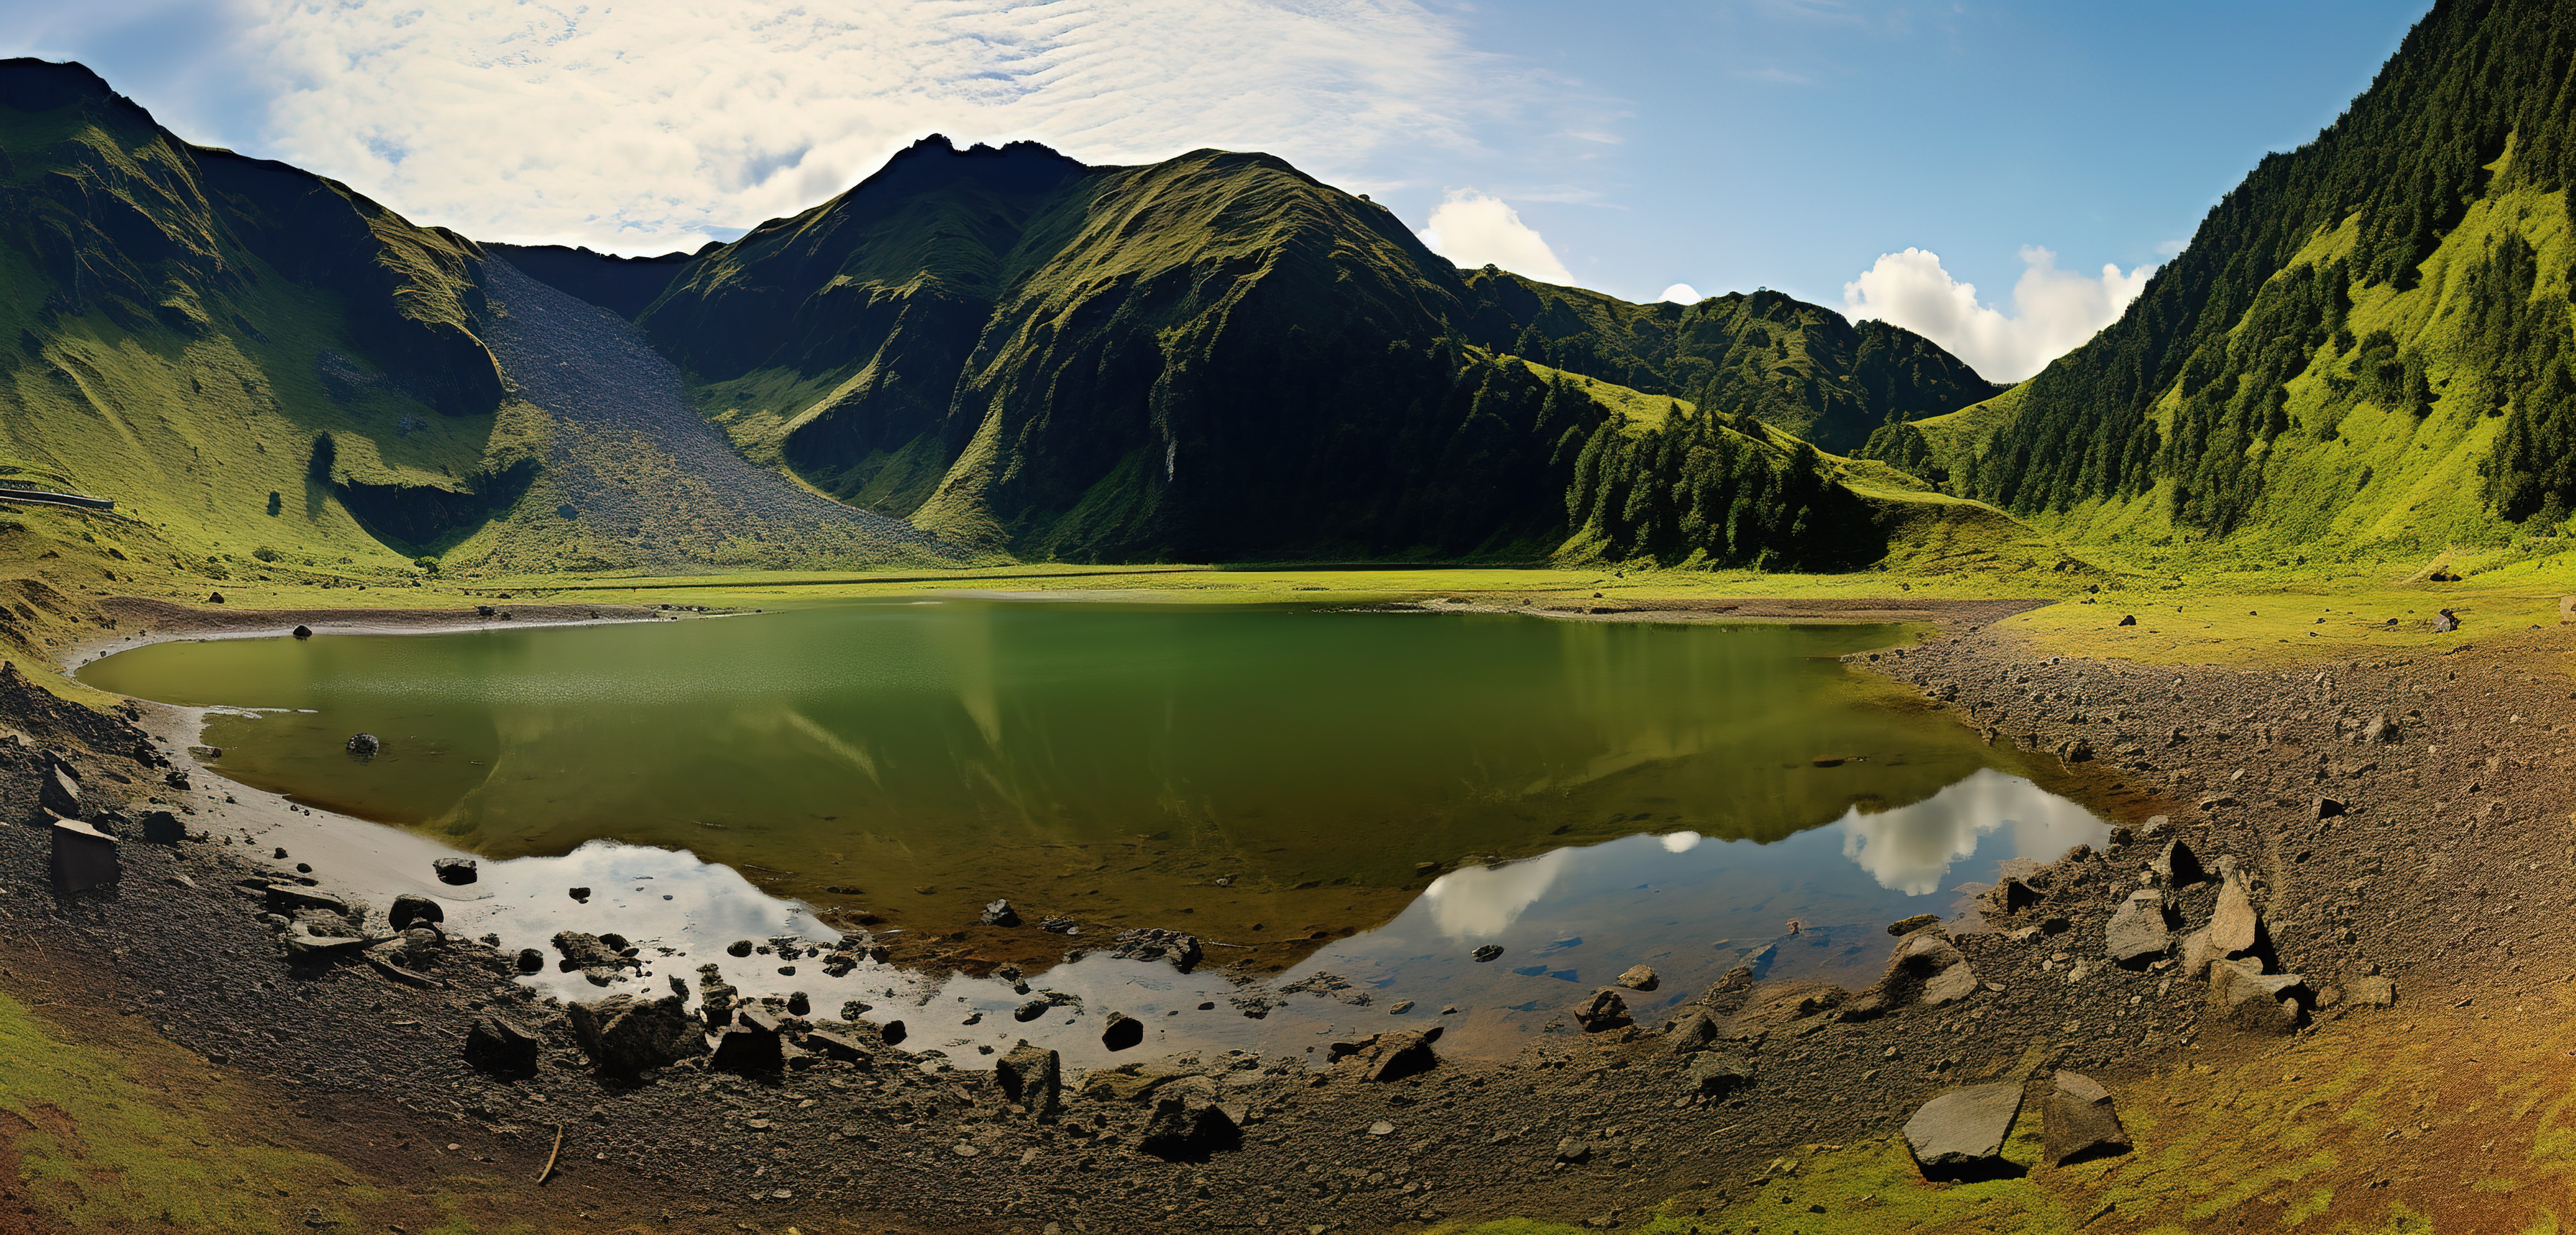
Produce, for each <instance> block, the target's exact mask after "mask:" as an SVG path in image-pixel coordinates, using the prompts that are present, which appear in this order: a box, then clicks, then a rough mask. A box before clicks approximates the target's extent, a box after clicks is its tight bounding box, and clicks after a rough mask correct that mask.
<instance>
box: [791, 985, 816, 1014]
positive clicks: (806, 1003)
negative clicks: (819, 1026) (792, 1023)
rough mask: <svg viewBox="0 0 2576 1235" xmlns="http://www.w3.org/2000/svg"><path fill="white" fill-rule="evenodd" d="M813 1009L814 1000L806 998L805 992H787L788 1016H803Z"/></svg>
mask: <svg viewBox="0 0 2576 1235" xmlns="http://www.w3.org/2000/svg"><path fill="white" fill-rule="evenodd" d="M813 1011H814V1001H813V1000H811V999H807V998H806V997H805V992H803V991H789V992H787V1014H788V1015H789V1016H805V1015H807V1014H809V1013H811V1012H813Z"/></svg>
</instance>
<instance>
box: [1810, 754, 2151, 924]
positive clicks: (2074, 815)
mask: <svg viewBox="0 0 2576 1235" xmlns="http://www.w3.org/2000/svg"><path fill="white" fill-rule="evenodd" d="M1837 826H1839V827H1841V828H1842V830H1843V856H1844V857H1846V858H1849V859H1851V860H1852V861H1853V862H1854V863H1857V864H1858V865H1859V866H1860V868H1861V869H1862V870H1864V871H1867V872H1869V875H1870V877H1871V878H1873V879H1876V880H1877V881H1878V886H1880V887H1882V888H1888V889H1891V890H1893V891H1898V892H1903V893H1905V894H1906V895H1907V896H1929V895H1931V894H1932V893H1934V892H1938V891H1940V890H1941V884H1942V881H1943V880H1944V879H1946V878H1947V877H1948V876H1949V874H1950V867H1951V865H1952V864H1954V863H1956V862H1959V861H1961V860H1962V859H1965V858H1966V857H1968V855H1970V854H1973V853H1975V852H1976V851H1977V843H1978V842H1979V841H1981V840H1983V839H1984V838H1985V836H1986V834H1987V833H1990V832H1994V831H1997V830H2000V829H2003V828H2006V827H2009V828H2011V829H2013V840H2014V845H2013V849H2014V852H2015V853H2016V854H2018V855H2020V856H2023V857H2042V858H2045V857H2054V856H2056V855H2057V854H2060V853H2064V852H2065V851H2067V850H2068V849H2071V848H2073V847H2075V846H2076V845H2079V844H2083V843H2085V842H2087V841H2090V840H2092V839H2094V837H2095V834H2096V833H2098V832H2099V831H2100V830H2101V826H2102V824H2101V821H2100V820H2098V819H2096V818H2094V817H2093V814H2092V812H2090V811H2087V810H2085V809H2084V808H2083V807H2081V806H2078V805H2076V804H2075V803H2073V802H2070V801H2068V800H2066V799H2065V798H2061V797H2059V796H2057V795H2056V794H2053V793H2050V792H2048V791H2047V790H2045V789H2042V788H2040V787H2039V786H2037V785H2034V784H2032V783H2030V782H2029V781H2026V780H2023V779H2021V778H2020V777H2018V776H2006V775H2004V774H2003V773H2001V772H1997V771H1994V770H1992V769H1980V770H1978V771H1977V772H1975V773H1974V774H1972V775H1970V776H1969V777H1968V778H1967V779H1966V780H1963V781H1960V782H1959V783H1957V784H1955V785H1952V786H1950V787H1948V788H1946V789H1943V790H1942V791H1940V792H1939V793H1936V794H1933V795H1932V796H1931V797H1929V798H1926V799H1924V800H1923V801H1920V802H1916V803H1914V804H1913V805H1911V806H1900V807H1897V808H1896V809H1894V810H1887V811H1880V812H1877V813H1875V814H1865V813H1863V812H1862V811H1861V810H1860V809H1859V808H1858V807H1854V808H1853V809H1852V811H1851V813H1850V814H1847V815H1844V816H1843V818H1842V821H1841V823H1840V824H1838V825H1837Z"/></svg>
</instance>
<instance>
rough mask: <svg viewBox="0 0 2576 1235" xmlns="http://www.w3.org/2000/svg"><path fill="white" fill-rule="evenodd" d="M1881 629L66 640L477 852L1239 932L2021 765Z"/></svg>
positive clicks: (709, 623) (386, 811) (327, 799)
mask: <svg viewBox="0 0 2576 1235" xmlns="http://www.w3.org/2000/svg"><path fill="white" fill-rule="evenodd" d="M1904 638H1905V632H1904V631H1902V630H1899V629H1897V628H1892V627H1883V626H1879V627H1873V626H1762V625H1688V626H1684V625H1650V624H1625V623H1621V624H1609V623H1587V622H1558V621H1547V620H1541V619H1535V618H1525V617H1515V616H1508V615H1479V614H1429V613H1418V612H1331V611H1319V610H1305V609H1292V608H1284V607H1247V606H1232V607H1202V606H1180V605H1163V604H1150V605H1148V604H1133V605H1121V604H1103V603H1083V602H1071V603H1063V602H1016V601H1007V600H985V599H956V598H922V599H917V600H899V601H870V602H853V603H840V604H825V605H816V606H813V607H809V608H802V609H796V610H791V611H786V612H775V613H767V614H760V615H750V616H740V617H727V618H720V619H700V620H686V621H664V622H652V623H640V624H631V625H610V626H590V627H577V628H532V629H502V630H492V631H477V632H469V633H455V634H442V635H428V636H417V635H415V636H383V637H368V636H324V637H318V638H314V639H311V640H309V641H301V642H299V641H293V640H285V639H260V640H217V641H206V642H182V643H167V644H160V645H155V646H151V647H146V648H140V649H137V650H134V651H130V652H125V653H122V654H119V655H115V656H112V657H109V658H106V659H104V660H102V661H99V662H97V663H95V664H92V665H91V666H89V667H88V668H86V669H84V670H83V671H82V672H81V675H80V676H81V678H82V679H83V680H84V681H86V682H88V683H90V684H92V685H95V686H99V687H102V688H104V689H107V690H112V691H119V692H123V693H128V694H133V695H138V696H142V697H146V698H151V699H157V700H162V701H165V702H170V703H175V704H182V705H191V706H212V707H219V708H222V709H231V710H228V711H223V712H218V713H217V714H215V715H213V716H212V717H211V718H210V720H209V723H208V726H207V729H206V732H205V736H204V739H203V740H204V741H205V742H206V743H207V744H209V745H213V746H218V747H221V748H222V749H223V754H222V757H221V758H220V759H219V760H217V761H215V762H214V764H213V766H214V767H215V768H217V769H218V770H220V771H221V772H222V774H223V775H225V776H228V777H231V778H233V779H235V780H238V781H241V782H243V783H246V784H249V785H254V786H258V787H261V788H266V789H271V790H276V791H279V792H283V793H286V794H289V795H290V796H292V797H294V798H296V799H297V800H300V801H303V802H306V803H309V804H313V805H316V806H321V807H327V808H330V809H333V810H338V811H344V812H347V813H350V814H355V815H359V816H363V817H366V818H371V819H377V820H382V821H385V822H389V823H395V824H400V825H403V826H407V827H412V828H416V829H420V830H423V831H426V832H429V833H432V834H435V835H438V836H440V837H442V838H444V839H446V840H448V841H450V842H452V843H456V844H459V845H462V846H465V847H468V848H471V849H474V850H477V851H480V852H482V853H485V854H489V855H492V856H494V857H512V856H519V855H529V854H562V853H567V852H570V851H571V850H573V849H574V848H575V847H576V846H579V845H581V844H582V843H583V842H585V841H590V840H594V839H598V838H614V839H617V840H620V841H624V842H629V843H632V844H636V845H644V846H653V847H660V848H665V849H687V850H690V851H693V852H694V853H696V854H697V855H699V856H700V857H703V858H705V859H708V860H710V861H714V862H720V863H724V864H727V865H729V866H731V867H733V868H735V869H737V870H740V871H742V872H743V873H744V874H746V875H747V876H749V877H750V878H751V880H752V881H753V882H754V883H756V884H759V885H760V886H761V887H763V888H764V889H767V890H769V891H772V892H775V893H778V894H782V895H787V896H793V897H799V898H803V899H805V900H808V901H811V902H814V903H816V904H818V905H839V906H844V907H865V908H867V909H870V910H872V911H874V912H875V913H877V914H879V915H882V916H883V917H885V918H886V919H888V920H889V922H891V923H893V924H897V925H903V926H907V927H910V928H912V929H914V930H915V931H951V930H955V929H958V928H960V927H963V926H966V925H967V924H970V923H971V922H972V921H973V920H974V915H975V912H976V910H977V909H978V908H980V907H981V905H982V904H983V903H984V902H985V901H988V900H990V899H993V898H996V897H1008V898H1010V899H1011V900H1012V901H1014V902H1015V903H1016V904H1017V905H1018V906H1019V909H1020V912H1021V913H1022V914H1024V915H1027V916H1028V917H1029V919H1030V920H1032V921H1034V920H1036V919H1038V918H1041V917H1045V916H1049V915H1063V916H1067V917H1072V918H1078V919H1080V920H1083V921H1085V922H1086V923H1092V924H1096V925H1098V926H1106V927H1110V928H1115V927H1118V926H1127V925H1138V926H1148V925H1149V926H1173V927H1184V928H1187V929H1191V930H1195V931H1198V932H1200V933H1203V934H1206V935H1208V936H1210V937H1212V938H1221V939H1256V940H1261V939H1281V938H1307V937H1310V936H1311V937H1315V938H1335V937H1341V936H1347V935H1350V934H1351V933H1353V932H1354V931H1364V930H1368V929H1370V928H1372V927H1376V926H1379V925H1381V924H1383V923H1387V922H1389V921H1390V920H1392V919H1393V918H1394V917H1395V916H1396V915H1397V914H1398V912H1399V911H1402V910H1403V909H1405V907H1406V906H1407V905H1408V904H1411V903H1413V902H1414V901H1415V900H1416V898H1417V897H1419V896H1420V895H1421V893H1422V892H1423V890H1424V888H1425V886H1426V884H1427V883H1428V882H1429V880H1430V879H1431V878H1433V877H1434V876H1435V875H1436V874H1437V873H1438V872H1439V871H1445V870H1453V869H1460V868H1462V867H1466V866H1469V865H1471V864H1482V863H1489V862H1493V861H1497V860H1501V859H1513V858H1522V857H1529V856H1533V855H1538V854H1543V853H1547V852H1549V851H1552V850H1557V849H1562V848H1565V847H1569V846H1585V845H1593V844H1597V843H1599V842H1605V841H1610V840H1614V839H1616V838H1619V837H1625V836H1635V835H1638V834H1641V833H1662V834H1673V833H1682V832H1687V833H1691V834H1693V835H1694V836H1695V837H1704V838H1708V839H1711V840H1720V841H1754V842H1772V841H1778V840H1781V839H1783V838H1787V837H1789V836H1791V835H1793V834H1795V833H1799V832H1802V831H1805V830H1807V829H1812V828H1816V827H1818V826H1819V825H1823V824H1827V823H1832V822H1834V821H1837V820H1843V819H1846V818H1847V817H1852V818H1858V817H1862V816H1868V815H1874V814H1878V813H1881V812H1884V811H1886V810H1887V809H1888V808H1891V807H1897V806H1904V805H1906V804H1909V803H1916V802H1921V801H1923V800H1925V799H1927V798H1930V797H1932V796H1933V795H1934V794H1935V793H1936V792H1938V791H1940V790H1942V789H1943V788H1944V787H1946V786H1950V785H1953V784H1957V783H1959V782H1962V781H1963V780H1965V779H1966V778H1968V777H1969V776H1970V775H1971V774H1972V773H1976V772H1978V771H1979V770H1980V769H1985V768H1996V767H1998V766H2001V770H2003V771H2005V772H2011V771H2014V770H2016V769H2014V768H2012V767H2011V766H2010V765H2009V764H2002V765H1999V764H1998V760H1999V759H2008V758H2009V756H2008V755H2006V754H2003V753H2001V752H1997V751H1994V750H1991V749H1989V748H1987V747H1985V746H1984V745H1982V744H1981V743H1979V742H1978V741H1976V740H1975V738H1974V736H1973V735H1972V734H1971V733H1970V732H1969V731H1967V730H1966V729H1964V728H1962V727H1961V726H1959V725H1957V724H1955V723H1953V722H1951V721H1948V720H1946V719H1944V718H1941V717H1939V716H1937V715H1933V714H1929V713H1926V712H1925V711H1923V710H1922V708H1921V704H1920V700H1919V699H1918V698H1917V697H1915V695H1914V693H1913V692H1911V691H1907V690H1903V689H1900V688H1898V687H1895V686H1893V685H1892V684H1889V683H1886V682H1883V681H1881V680H1879V679H1876V678H1873V677H1870V676H1868V675H1865V674H1860V673H1856V672H1854V671H1852V670H1851V669H1849V668H1847V667H1846V666H1845V665H1843V664H1842V663H1840V662H1839V661H1837V660H1836V659H1835V658H1836V657H1838V656H1840V655H1842V654H1845V653H1849V652H1853V651H1858V650H1863V649H1870V648H1878V647H1885V646H1888V645H1891V644H1894V643H1900V642H1902V641H1903V640H1904ZM359 731H366V732H371V733H374V734H376V735H378V736H379V737H380V738H381V739H382V742H383V747H382V751H381V753H379V754H378V755H377V756H376V757H375V758H374V759H373V760H370V761H364V762H361V761H359V760H357V759H354V758H352V757H350V756H349V755H347V754H345V753H344V752H343V749H342V747H343V743H344V742H345V741H346V739H347V738H348V737H349V735H351V734H352V733H355V732H359ZM1855 807H1857V808H1858V811H1857V812H1855V809H1854V808H1855ZM1983 826H1985V827H1987V828H1988V829H1989V830H1991V828H1992V826H1993V825H1991V824H1988V825H1983ZM1978 834H1979V835H1982V834H1983V833H1978ZM1711 852H1714V851H1711ZM1819 852H1820V853H1825V856H1824V857H1821V858H1819V859H1818V860H1819V861H1821V862H1825V863H1829V864H1836V865H1840V866H1844V867H1848V866H1849V863H1848V862H1842V861H1840V860H1839V859H1837V858H1836V857H1835V856H1833V855H1832V854H1831V853H1829V852H1826V851H1825V850H1819ZM1423 863H1435V864H1437V868H1436V869H1425V868H1423V867H1421V865H1420V864H1423ZM1945 869H1946V868H1945ZM1882 882H1884V879H1882ZM1031 934H1035V932H1031ZM1295 959H1296V955H1293V954H1284V953H1283V954H1282V955H1280V956H1279V957H1278V958H1277V961H1276V962H1275V963H1274V964H1273V965H1272V966H1271V967H1276V966H1277V965H1284V964H1287V963H1290V962H1292V961H1294V960H1295Z"/></svg>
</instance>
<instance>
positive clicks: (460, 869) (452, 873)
mask: <svg viewBox="0 0 2576 1235" xmlns="http://www.w3.org/2000/svg"><path fill="white" fill-rule="evenodd" d="M475 866H476V863H475V861H474V859H472V858H440V859H438V860H437V861H435V862H432V863H430V864H429V869H430V871H431V872H432V873H434V874H436V875H437V876H438V881H439V882H440V883H444V884H450V885H454V886H458V887H462V886H464V885H465V884H469V883H472V882H474V880H475V879H476V878H477V877H478V876H477V875H476V873H475Z"/></svg>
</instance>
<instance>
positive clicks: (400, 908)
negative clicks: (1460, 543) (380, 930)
mask: <svg viewBox="0 0 2576 1235" xmlns="http://www.w3.org/2000/svg"><path fill="white" fill-rule="evenodd" d="M446 920H447V910H446V909H445V908H444V907H443V906H441V905H440V904H439V903H438V902H437V901H434V900H431V899H430V898H428V897H426V896H422V895H421V894H419V893H417V892H405V893H403V894H402V895H400V896H397V897H395V898H394V907H393V910H392V911H391V912H389V913H387V914H386V915H385V924H386V925H388V926H391V927H393V928H394V929H395V930H398V931H400V930H409V929H411V928H412V927H413V926H414V925H416V924H419V923H422V922H444V921H446Z"/></svg>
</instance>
